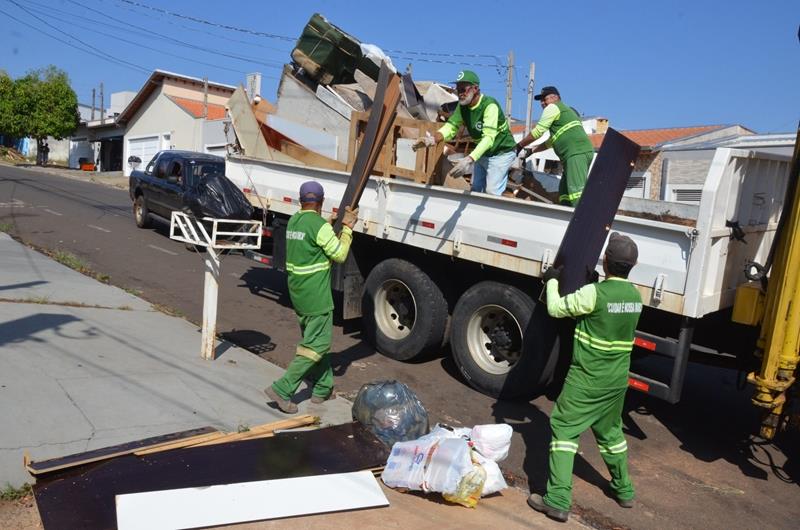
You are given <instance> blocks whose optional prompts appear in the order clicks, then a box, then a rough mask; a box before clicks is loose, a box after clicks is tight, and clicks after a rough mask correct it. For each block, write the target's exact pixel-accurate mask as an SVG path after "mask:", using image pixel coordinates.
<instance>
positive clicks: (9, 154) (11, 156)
mask: <svg viewBox="0 0 800 530" xmlns="http://www.w3.org/2000/svg"><path fill="white" fill-rule="evenodd" d="M0 160H5V161H6V162H25V156H24V155H23V154H22V153H20V152H19V151H17V150H16V149H14V148H13V147H5V146H2V145H0Z"/></svg>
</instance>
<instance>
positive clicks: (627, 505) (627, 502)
mask: <svg viewBox="0 0 800 530" xmlns="http://www.w3.org/2000/svg"><path fill="white" fill-rule="evenodd" d="M617 504H619V505H620V506H622V507H623V508H633V499H625V500H623V499H617Z"/></svg>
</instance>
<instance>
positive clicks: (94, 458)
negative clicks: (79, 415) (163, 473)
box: [25, 427, 217, 475]
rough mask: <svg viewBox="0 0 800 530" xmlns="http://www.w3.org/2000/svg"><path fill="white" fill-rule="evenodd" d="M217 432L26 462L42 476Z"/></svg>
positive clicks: (203, 430) (185, 434)
mask: <svg viewBox="0 0 800 530" xmlns="http://www.w3.org/2000/svg"><path fill="white" fill-rule="evenodd" d="M213 432H217V430H216V429H215V428H214V427H202V428H199V429H191V430H188V431H180V432H173V433H170V434H162V435H160V436H153V437H150V438H144V439H142V440H135V441H133V442H127V443H124V444H119V445H113V446H110V447H102V448H100V449H94V450H92V451H86V452H83V453H75V454H72V455H67V456H61V457H58V458H51V459H49V460H41V461H39V462H26V464H25V467H26V469H27V470H28V472H29V473H30V474H32V475H42V474H45V473H50V472H53V471H58V470H62V469H68V468H71V467H75V466H82V465H84V464H89V463H91V462H99V461H101V460H106V459H109V458H114V457H116V456H121V455H126V454H130V453H133V452H135V451H137V450H139V449H143V448H146V447H153V446H157V445H163V444H165V443H172V442H175V441H177V440H183V439H187V438H191V437H196V436H203V435H206V434H208V433H213Z"/></svg>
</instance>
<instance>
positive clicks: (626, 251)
mask: <svg viewBox="0 0 800 530" xmlns="http://www.w3.org/2000/svg"><path fill="white" fill-rule="evenodd" d="M638 255H639V252H638V249H637V247H636V243H634V242H633V240H632V239H630V238H629V237H627V236H623V235H620V234H618V233H616V232H614V233H612V234H611V236H610V237H609V240H608V245H607V247H606V252H605V255H604V258H603V270H604V271H605V275H606V279H605V280H604V281H602V282H600V283H590V284H588V285H585V286H583V287H581V288H580V289H578V290H577V291H575V292H574V293H571V294H568V295H566V296H563V297H562V296H559V291H558V276H559V272H560V268H558V269H555V268H550V269H548V270H547V271H546V272H545V274H544V277H543V279H544V281H545V288H546V289H547V312H548V313H549V314H550V316H552V317H555V318H562V317H573V318H575V320H576V323H575V335H574V339H573V343H572V362H571V364H570V367H569V372H568V373H567V378H566V381H565V383H564V388H563V390H562V391H561V394H560V395H559V396H558V399H557V400H556V404H555V407H554V408H553V412H552V413H551V415H550V428H551V430H552V441H551V442H550V457H549V462H550V466H549V469H550V474H549V478H548V481H547V493H546V494H545V495H544V496H541V495H539V494H536V493H534V494H532V495H531V496H530V497H529V498H528V504H529V505H530V506H531V508H533V509H534V510H536V511H539V512H542V513H544V514H545V515H547V516H548V517H550V518H553V519H556V520H558V521H566V520H567V519H568V518H569V511H570V508H571V505H572V465H573V462H574V460H575V453H577V452H578V439H579V437H580V435H581V433H582V432H583V431H585V430H586V429H588V428H590V427H591V429H592V432H593V433H594V436H595V439H596V440H597V445H598V448H599V449H600V455H601V456H602V457H603V461H605V464H606V467H607V468H608V471H609V473H610V474H611V489H612V490H613V491H614V494H615V495H616V500H617V503H618V504H619V505H620V506H622V507H623V508H632V507H633V497H634V491H633V484H632V483H631V479H630V476H629V475H628V445H627V442H626V441H625V437H624V435H623V434H622V406H623V404H624V402H625V393H626V391H627V388H628V371H629V369H630V360H631V350H632V349H633V340H634V334H635V331H636V325H637V323H638V322H639V315H640V314H641V311H642V298H641V296H640V295H639V291H637V290H636V287H634V286H633V284H631V283H630V282H629V281H628V280H627V278H628V273H629V272H630V270H631V269H632V268H633V266H634V265H635V264H636V260H637V259H638Z"/></svg>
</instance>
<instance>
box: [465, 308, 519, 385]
mask: <svg viewBox="0 0 800 530" xmlns="http://www.w3.org/2000/svg"><path fill="white" fill-rule="evenodd" d="M467 347H468V348H469V354H470V356H471V357H472V359H473V360H474V361H475V363H476V364H477V365H478V366H479V367H480V368H481V369H482V370H483V371H485V372H488V373H490V374H493V375H503V374H506V373H508V372H509V370H511V367H512V366H514V364H516V362H517V361H518V360H519V358H520V356H521V355H522V326H520V324H519V322H518V321H517V319H516V317H514V315H513V314H512V313H511V312H510V311H508V310H507V309H505V308H504V307H502V306H499V305H485V306H482V307H480V308H478V309H477V310H476V311H475V312H474V313H473V314H472V316H471V317H470V319H469V322H468V323H467Z"/></svg>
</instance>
